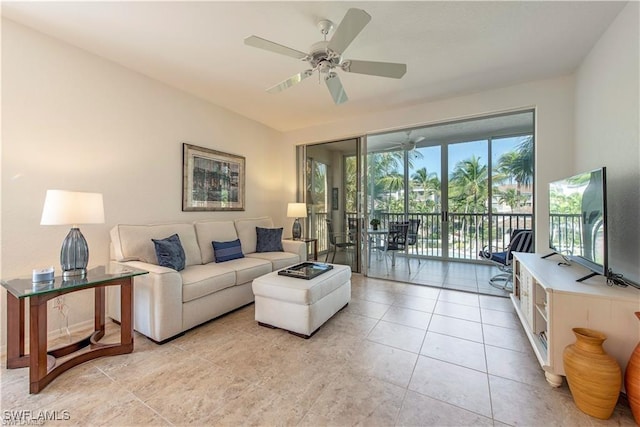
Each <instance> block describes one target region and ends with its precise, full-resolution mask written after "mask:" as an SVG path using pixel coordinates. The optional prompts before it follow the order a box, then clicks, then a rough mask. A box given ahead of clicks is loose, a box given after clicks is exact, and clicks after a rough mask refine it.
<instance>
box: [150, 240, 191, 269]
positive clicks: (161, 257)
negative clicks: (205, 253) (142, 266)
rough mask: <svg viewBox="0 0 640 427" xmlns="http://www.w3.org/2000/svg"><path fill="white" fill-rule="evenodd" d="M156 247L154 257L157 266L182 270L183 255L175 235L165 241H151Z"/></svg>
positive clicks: (180, 244)
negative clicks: (156, 260) (156, 259)
mask: <svg viewBox="0 0 640 427" xmlns="http://www.w3.org/2000/svg"><path fill="white" fill-rule="evenodd" d="M151 241H152V242H153V244H154V246H155V247H156V257H157V258H158V265H161V266H163V267H169V268H173V269H174V270H177V271H181V270H184V262H185V255H184V249H182V243H180V237H178V235H177V234H174V235H173V236H169V237H167V238H166V239H151Z"/></svg>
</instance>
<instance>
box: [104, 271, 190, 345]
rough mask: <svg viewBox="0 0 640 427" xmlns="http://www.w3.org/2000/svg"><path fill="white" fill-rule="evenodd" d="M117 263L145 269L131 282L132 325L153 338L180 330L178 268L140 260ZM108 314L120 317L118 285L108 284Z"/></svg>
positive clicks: (162, 339)
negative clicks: (146, 272)
mask: <svg viewBox="0 0 640 427" xmlns="http://www.w3.org/2000/svg"><path fill="white" fill-rule="evenodd" d="M119 264H122V265H126V266H130V267H134V268H139V269H141V270H146V271H148V272H149V274H145V275H142V276H136V277H135V278H134V282H133V283H134V286H133V305H134V308H133V317H134V321H133V327H134V329H135V330H136V331H138V332H140V333H141V334H143V335H146V336H148V337H149V338H151V339H152V340H155V341H164V340H166V339H168V338H171V337H172V336H174V335H177V334H179V333H180V332H182V276H181V275H180V273H178V272H177V271H175V270H173V269H170V268H167V267H161V266H159V265H155V264H149V263H146V262H142V261H128V262H120V263H119ZM107 291H108V294H107V302H108V304H107V315H108V316H109V317H111V318H113V319H115V320H118V321H119V320H120V288H119V287H117V286H109V287H108V288H107Z"/></svg>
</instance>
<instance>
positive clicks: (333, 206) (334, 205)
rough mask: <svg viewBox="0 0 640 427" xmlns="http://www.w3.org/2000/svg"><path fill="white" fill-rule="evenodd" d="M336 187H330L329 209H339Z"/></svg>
mask: <svg viewBox="0 0 640 427" xmlns="http://www.w3.org/2000/svg"><path fill="white" fill-rule="evenodd" d="M338 203H339V202H338V188H336V187H334V188H332V189H331V209H332V210H334V211H337V210H339V209H340V206H339V204H338Z"/></svg>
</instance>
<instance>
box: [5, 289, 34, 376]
mask: <svg viewBox="0 0 640 427" xmlns="http://www.w3.org/2000/svg"><path fill="white" fill-rule="evenodd" d="M24 323H25V322H24V300H23V299H18V298H16V297H15V296H13V295H12V294H11V292H7V368H9V369H13V368H25V367H27V366H29V355H25V353H24Z"/></svg>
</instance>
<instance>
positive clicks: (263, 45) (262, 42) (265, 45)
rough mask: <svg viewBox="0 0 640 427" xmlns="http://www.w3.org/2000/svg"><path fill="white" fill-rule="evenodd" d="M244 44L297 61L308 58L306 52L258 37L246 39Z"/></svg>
mask: <svg viewBox="0 0 640 427" xmlns="http://www.w3.org/2000/svg"><path fill="white" fill-rule="evenodd" d="M244 44H246V45H247V46H253V47H257V48H258V49H264V50H268V51H270V52H275V53H279V54H280V55H286V56H291V57H293V58H296V59H304V58H306V57H307V54H306V53H304V52H300V51H299V50H295V49H291V48H290V47H286V46H282V45H281V44H278V43H274V42H272V41H269V40H266V39H263V38H262V37H258V36H250V37H247V38H246V39H244Z"/></svg>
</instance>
